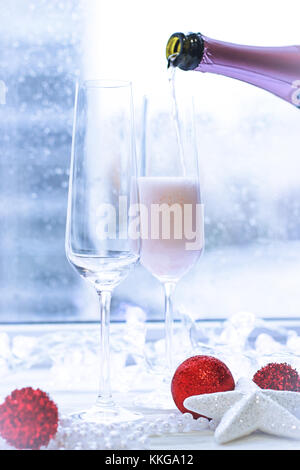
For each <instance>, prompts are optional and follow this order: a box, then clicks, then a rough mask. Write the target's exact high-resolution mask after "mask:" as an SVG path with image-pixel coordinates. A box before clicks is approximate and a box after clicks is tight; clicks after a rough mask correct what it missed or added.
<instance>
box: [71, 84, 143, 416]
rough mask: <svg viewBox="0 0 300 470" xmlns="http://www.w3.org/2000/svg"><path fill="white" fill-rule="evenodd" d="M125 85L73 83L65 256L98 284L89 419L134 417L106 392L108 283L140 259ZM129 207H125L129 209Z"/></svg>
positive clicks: (125, 273) (129, 111) (115, 282)
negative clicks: (96, 360) (96, 369)
mask: <svg viewBox="0 0 300 470" xmlns="http://www.w3.org/2000/svg"><path fill="white" fill-rule="evenodd" d="M133 129H134V125H133V102H132V88H131V84H130V83H129V82H124V81H111V80H109V81H107V80H90V81H84V82H82V83H80V84H78V85H77V87H76V99H75V113H74V125H73V141H72V156H71V168H70V182H69V199H68V212H67V225H66V255H67V258H68V260H69V262H70V263H71V265H72V266H73V267H74V268H75V270H76V271H77V272H78V273H79V274H80V276H82V277H83V278H84V279H85V280H86V281H87V282H89V283H90V284H92V285H93V286H94V288H95V289H96V291H97V294H98V297H99V303H100V313H101V328H100V340H101V345H100V348H101V349H100V351H101V357H100V389H99V394H98V398H97V400H96V403H95V405H94V406H93V407H92V408H91V409H89V410H86V411H83V412H79V413H78V415H77V416H78V417H79V418H81V419H83V420H86V421H91V422H96V423H97V422H105V423H107V422H115V421H117V422H121V421H130V420H133V419H136V418H138V415H137V414H136V413H133V412H130V411H129V410H125V409H123V408H121V407H119V406H117V405H116V404H115V402H114V401H113V399H112V394H111V385H110V361H109V324H110V302H111V295H112V291H113V289H114V288H115V287H116V286H117V285H118V284H119V283H120V282H122V281H123V280H124V279H125V278H126V277H127V276H128V274H129V272H130V271H131V269H132V268H133V266H134V265H135V264H136V263H137V261H138V260H139V245H140V243H139V237H138V234H137V236H132V237H130V224H131V223H132V222H133V220H134V219H135V217H138V210H137V212H136V214H137V215H136V216H135V214H134V211H133V212H132V208H134V205H135V204H136V203H137V174H136V159H135V142H134V130H133ZM130 211H131V212H130Z"/></svg>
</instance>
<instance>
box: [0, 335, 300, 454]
mask: <svg viewBox="0 0 300 470" xmlns="http://www.w3.org/2000/svg"><path fill="white" fill-rule="evenodd" d="M12 329H14V327H9V328H8V331H11V330H12ZM15 329H16V331H17V333H18V334H20V333H21V332H22V328H21V327H18V328H15ZM6 330H7V329H6ZM27 330H28V328H27ZM34 330H35V331H36V332H38V327H36V328H34ZM2 331H4V330H3V328H2ZM26 386H31V387H33V388H37V387H39V388H41V389H42V390H44V391H45V392H47V393H49V395H50V397H51V398H52V399H53V400H54V401H55V403H56V404H57V406H58V409H59V412H60V414H68V413H73V412H77V411H80V410H82V409H87V408H89V407H90V406H92V405H93V404H94V401H95V399H96V394H97V390H89V391H84V390H76V389H70V388H69V389H68V390H63V389H61V387H56V384H55V381H53V375H52V377H51V379H50V372H49V369H39V368H37V369H35V368H32V369H27V370H26V369H25V370H23V369H21V368H19V369H17V370H16V371H12V372H9V373H7V374H5V375H3V376H2V377H1V379H0V399H1V401H2V400H3V399H4V398H5V397H6V396H7V395H9V394H10V393H11V392H12V391H13V390H14V389H16V388H22V387H26ZM146 393H147V392H144V393H142V392H135V393H133V392H130V393H126V394H115V399H116V401H118V403H120V404H121V405H122V403H123V404H128V403H133V401H134V399H136V398H138V397H139V395H141V396H146V395H145V394H146ZM135 409H137V408H135ZM174 410H176V408H175V406H174V408H173V409H171V408H170V409H169V410H165V411H161V410H155V409H151V408H148V409H147V410H144V412H145V413H146V414H147V416H148V417H149V416H153V419H154V418H156V417H161V416H162V414H164V413H166V414H168V413H171V412H173V411H174ZM137 411H140V412H141V411H143V410H141V409H137ZM150 447H151V449H152V450H300V441H295V440H292V439H286V438H278V437H275V436H270V435H266V434H263V433H261V432H256V433H253V434H252V435H250V436H248V437H246V438H243V439H239V440H236V441H234V442H231V443H228V444H226V445H218V444H217V443H216V442H215V440H214V435H213V431H210V430H206V431H197V432H196V431H193V432H190V433H182V434H166V435H159V436H154V437H151V438H150Z"/></svg>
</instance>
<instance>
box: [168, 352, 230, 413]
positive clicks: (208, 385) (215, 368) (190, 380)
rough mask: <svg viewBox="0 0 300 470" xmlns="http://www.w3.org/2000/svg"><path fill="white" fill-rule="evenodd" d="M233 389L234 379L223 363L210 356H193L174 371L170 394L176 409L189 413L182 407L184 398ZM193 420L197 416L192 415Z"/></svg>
mask: <svg viewBox="0 0 300 470" xmlns="http://www.w3.org/2000/svg"><path fill="white" fill-rule="evenodd" d="M234 387H235V383H234V379H233V377H232V374H231V372H230V370H229V369H228V367H227V366H226V365H225V364H224V362H222V361H220V360H219V359H217V358H215V357H211V356H193V357H190V358H189V359H186V360H185V361H184V362H183V363H182V364H180V366H179V367H178V368H177V369H176V371H175V374H174V376H173V379H172V383H171V392H172V396H173V400H174V402H175V404H176V406H177V408H178V409H179V410H180V411H181V412H182V413H190V411H189V410H187V409H186V408H185V407H184V406H183V402H184V400H185V399H186V398H188V397H191V396H193V395H201V394H203V393H215V392H226V391H228V390H233V389H234ZM192 415H193V417H194V418H199V416H200V415H199V414H197V413H192Z"/></svg>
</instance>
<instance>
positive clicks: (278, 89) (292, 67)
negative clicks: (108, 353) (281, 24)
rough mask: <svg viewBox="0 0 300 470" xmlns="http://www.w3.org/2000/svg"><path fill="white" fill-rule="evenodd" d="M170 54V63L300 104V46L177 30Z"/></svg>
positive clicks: (169, 64) (171, 41) (170, 39)
mask: <svg viewBox="0 0 300 470" xmlns="http://www.w3.org/2000/svg"><path fill="white" fill-rule="evenodd" d="M166 56H167V60H168V66H173V67H179V68H180V69H182V70H195V71H198V72H210V73H215V74H220V75H225V76H227V77H231V78H235V79H237V80H242V81H244V82H247V83H250V84H252V85H255V86H257V87H259V88H262V89H264V90H267V91H269V92H271V93H273V94H274V95H276V96H279V97H280V98H282V99H284V100H286V101H288V102H289V103H291V104H293V105H295V106H296V107H298V108H300V46H283V47H256V46H243V45H239V44H232V43H228V42H223V41H218V40H215V39H211V38H208V37H206V36H203V35H202V34H200V33H188V34H183V33H175V34H172V36H171V37H170V38H169V40H168V43H167V47H166Z"/></svg>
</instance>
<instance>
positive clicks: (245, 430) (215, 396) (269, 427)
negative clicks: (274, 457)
mask: <svg viewBox="0 0 300 470" xmlns="http://www.w3.org/2000/svg"><path fill="white" fill-rule="evenodd" d="M184 406H185V408H186V409H188V410H190V411H193V412H196V413H199V414H201V415H204V416H207V417H210V418H213V419H214V420H216V421H219V424H218V426H217V428H216V430H215V439H216V441H217V442H218V443H219V444H225V443H226V442H229V441H233V440H234V439H238V438H240V437H244V436H247V435H249V434H251V433H252V432H254V431H258V430H259V431H262V432H265V433H268V434H274V435H276V436H285V437H291V438H294V439H300V420H299V419H297V418H296V416H294V414H293V413H294V412H295V411H296V410H297V409H300V393H299V392H289V391H279V390H264V389H261V388H259V387H258V386H257V385H256V384H255V383H254V382H252V381H249V380H247V379H244V378H242V379H240V380H239V381H238V382H237V385H236V388H235V390H233V391H228V392H219V393H209V394H203V395H197V396H192V397H189V398H186V399H185V401H184Z"/></svg>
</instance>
